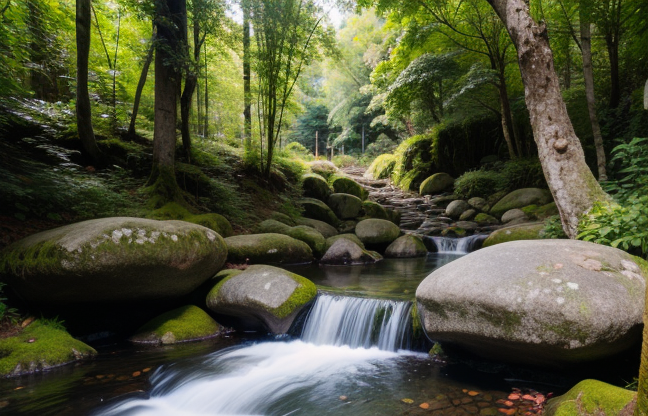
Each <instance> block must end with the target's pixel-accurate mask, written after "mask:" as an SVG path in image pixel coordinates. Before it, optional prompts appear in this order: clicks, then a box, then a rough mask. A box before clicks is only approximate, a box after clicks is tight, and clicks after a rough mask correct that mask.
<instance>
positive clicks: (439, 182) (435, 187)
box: [419, 172, 455, 195]
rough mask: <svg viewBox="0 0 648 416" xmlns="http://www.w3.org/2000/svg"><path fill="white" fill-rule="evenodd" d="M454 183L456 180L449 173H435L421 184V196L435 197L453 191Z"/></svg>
mask: <svg viewBox="0 0 648 416" xmlns="http://www.w3.org/2000/svg"><path fill="white" fill-rule="evenodd" d="M454 181H455V180H454V178H453V177H452V176H450V175H448V174H447V173H443V172H439V173H435V174H434V175H432V176H430V177H429V178H427V179H426V180H424V181H423V183H421V186H420V188H419V194H421V195H434V194H438V193H441V192H443V191H446V190H448V189H452V186H453V185H454Z"/></svg>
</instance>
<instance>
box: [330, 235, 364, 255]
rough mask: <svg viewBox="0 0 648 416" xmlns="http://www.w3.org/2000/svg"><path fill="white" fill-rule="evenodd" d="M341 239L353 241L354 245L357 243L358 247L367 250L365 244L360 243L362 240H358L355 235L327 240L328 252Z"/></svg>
mask: <svg viewBox="0 0 648 416" xmlns="http://www.w3.org/2000/svg"><path fill="white" fill-rule="evenodd" d="M341 238H346V239H347V240H351V241H353V242H354V243H356V244H357V245H359V246H360V247H361V248H363V249H364V248H365V246H364V243H363V242H362V241H360V239H359V238H358V236H357V235H355V234H338V235H335V236H333V237H329V238H327V239H326V247H327V251H328V249H329V248H331V246H332V245H333V243H335V242H336V241H337V240H339V239H341Z"/></svg>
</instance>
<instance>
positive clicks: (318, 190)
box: [302, 173, 332, 202]
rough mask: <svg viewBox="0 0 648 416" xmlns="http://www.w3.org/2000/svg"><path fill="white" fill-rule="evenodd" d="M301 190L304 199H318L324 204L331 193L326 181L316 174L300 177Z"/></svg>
mask: <svg viewBox="0 0 648 416" xmlns="http://www.w3.org/2000/svg"><path fill="white" fill-rule="evenodd" d="M302 189H303V190H304V196H305V197H307V198H315V199H319V200H320V201H324V202H326V200H327V199H328V197H329V195H331V193H332V191H331V187H330V186H329V184H328V182H326V179H324V178H323V177H322V176H321V175H318V174H316V173H307V174H305V175H304V176H302Z"/></svg>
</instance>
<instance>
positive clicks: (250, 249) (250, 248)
mask: <svg viewBox="0 0 648 416" xmlns="http://www.w3.org/2000/svg"><path fill="white" fill-rule="evenodd" d="M225 244H227V253H228V254H227V262H228V263H232V264H246V263H247V264H259V263H270V264H282V263H284V264H301V263H310V262H312V261H313V251H312V250H311V248H310V247H308V244H306V243H304V242H303V241H299V240H296V239H294V238H292V237H289V236H287V235H284V234H277V233H265V234H248V235H235V236H233V237H227V238H226V239H225Z"/></svg>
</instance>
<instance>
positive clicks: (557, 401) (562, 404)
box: [544, 380, 637, 416]
mask: <svg viewBox="0 0 648 416" xmlns="http://www.w3.org/2000/svg"><path fill="white" fill-rule="evenodd" d="M636 397H637V393H636V392H633V391H630V390H626V389H622V388H621V387H616V386H612V385H610V384H607V383H603V382H602V381H598V380H583V381H581V382H580V383H578V384H576V385H575V386H574V387H572V389H571V390H569V391H568V392H567V393H565V394H563V395H562V396H559V397H556V398H553V399H551V400H549V402H548V403H547V405H546V406H545V412H544V414H545V415H547V416H589V415H591V416H617V415H631V414H632V412H631V410H630V406H633V403H632V402H633V401H634V400H635V399H636Z"/></svg>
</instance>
